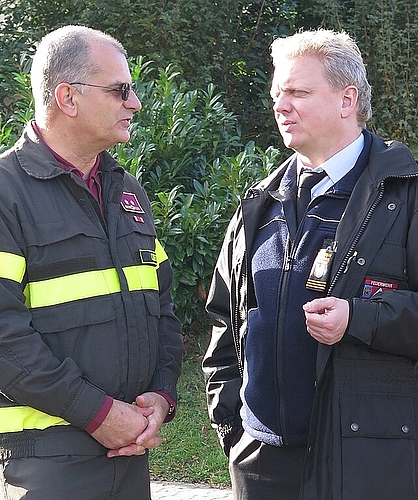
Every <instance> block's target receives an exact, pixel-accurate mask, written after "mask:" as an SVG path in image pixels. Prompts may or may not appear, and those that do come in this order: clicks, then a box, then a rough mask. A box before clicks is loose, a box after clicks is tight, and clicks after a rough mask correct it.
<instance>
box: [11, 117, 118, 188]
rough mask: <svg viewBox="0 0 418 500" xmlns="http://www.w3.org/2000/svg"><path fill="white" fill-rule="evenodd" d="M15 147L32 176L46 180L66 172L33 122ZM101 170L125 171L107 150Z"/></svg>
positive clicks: (27, 171) (21, 163)
mask: <svg viewBox="0 0 418 500" xmlns="http://www.w3.org/2000/svg"><path fill="white" fill-rule="evenodd" d="M13 149H14V151H15V153H16V156H17V159H18V161H19V163H20V165H21V167H22V168H23V170H24V171H25V172H26V173H27V174H28V175H30V176H31V177H35V178H37V179H45V180H46V179H53V178H54V177H58V176H59V175H62V174H65V173H66V172H65V171H64V170H63V169H62V168H61V167H60V166H59V164H58V161H57V160H56V158H55V157H54V155H53V154H52V153H51V151H50V150H49V148H48V147H47V146H46V145H45V143H44V142H43V141H42V140H41V139H40V138H39V137H38V135H37V134H36V133H35V131H34V130H33V127H32V124H31V123H28V124H27V125H26V127H25V130H24V131H23V134H22V135H21V137H20V138H19V140H18V141H17V142H16V144H15V146H14V148H13ZM100 170H101V171H103V172H106V171H111V170H116V171H119V172H122V173H123V172H124V170H123V168H122V167H121V166H120V165H119V164H118V162H117V161H116V160H115V159H114V158H113V157H112V156H111V155H110V154H109V153H108V152H107V151H102V152H101V153H100Z"/></svg>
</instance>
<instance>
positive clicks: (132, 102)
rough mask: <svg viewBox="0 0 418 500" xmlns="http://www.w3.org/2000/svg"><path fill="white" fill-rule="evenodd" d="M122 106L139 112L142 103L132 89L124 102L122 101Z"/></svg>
mask: <svg viewBox="0 0 418 500" xmlns="http://www.w3.org/2000/svg"><path fill="white" fill-rule="evenodd" d="M124 105H125V107H127V108H130V109H133V110H135V111H141V109H142V103H141V101H140V100H139V98H138V96H137V95H136V93H135V91H134V90H133V89H131V90H130V91H129V97H128V99H127V100H126V101H124Z"/></svg>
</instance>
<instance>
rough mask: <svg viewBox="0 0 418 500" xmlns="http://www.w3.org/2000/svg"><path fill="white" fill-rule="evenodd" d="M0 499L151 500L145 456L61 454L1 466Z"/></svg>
mask: <svg viewBox="0 0 418 500" xmlns="http://www.w3.org/2000/svg"><path fill="white" fill-rule="evenodd" d="M0 481H1V483H0V499H1V500H20V499H23V498H24V499H27V500H150V498H151V495H150V480H149V472H148V456H147V455H142V456H134V457H117V458H107V457H106V455H100V456H75V455H63V456H55V457H41V458H40V457H31V458H14V459H11V460H5V461H4V462H3V463H2V464H0Z"/></svg>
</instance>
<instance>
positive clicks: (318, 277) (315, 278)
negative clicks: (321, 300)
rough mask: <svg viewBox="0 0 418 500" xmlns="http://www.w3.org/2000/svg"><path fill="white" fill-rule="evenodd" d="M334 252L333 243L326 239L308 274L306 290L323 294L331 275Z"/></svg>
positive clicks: (334, 246)
mask: <svg viewBox="0 0 418 500" xmlns="http://www.w3.org/2000/svg"><path fill="white" fill-rule="evenodd" d="M335 250H336V245H335V242H334V241H332V240H330V239H326V240H324V244H323V246H322V248H321V249H320V250H319V252H318V254H317V256H316V257H315V260H314V263H313V265H312V269H311V272H310V273H309V277H308V281H307V282H306V288H307V289H308V290H316V291H319V292H324V291H325V290H326V288H327V284H328V279H329V276H330V273H331V264H332V259H333V258H334V254H335Z"/></svg>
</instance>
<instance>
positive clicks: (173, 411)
mask: <svg viewBox="0 0 418 500" xmlns="http://www.w3.org/2000/svg"><path fill="white" fill-rule="evenodd" d="M154 392H155V393H157V394H159V395H160V396H162V397H163V398H164V399H165V400H166V401H167V402H168V404H169V405H170V408H169V409H168V413H167V416H166V417H165V419H164V424H166V423H167V422H171V421H172V420H173V418H174V417H175V416H176V412H177V403H176V402H175V401H174V399H173V398H172V397H171V396H170V395H169V394H167V393H166V392H163V391H154Z"/></svg>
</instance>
